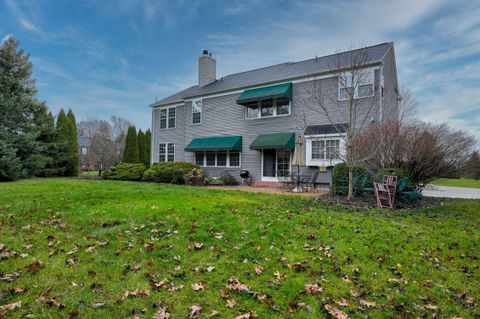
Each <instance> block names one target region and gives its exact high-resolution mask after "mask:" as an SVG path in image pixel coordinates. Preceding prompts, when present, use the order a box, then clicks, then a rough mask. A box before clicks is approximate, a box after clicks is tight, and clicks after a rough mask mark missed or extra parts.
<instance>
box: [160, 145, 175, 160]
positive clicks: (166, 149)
mask: <svg viewBox="0 0 480 319" xmlns="http://www.w3.org/2000/svg"><path fill="white" fill-rule="evenodd" d="M160 144H164V145H165V157H164V161H163V162H160ZM168 144H173V162H175V161H176V156H175V155H176V154H175V153H176V150H177V147H176V145H175V142H160V143H158V156H157V159H158V163H166V162H172V161H169V160H168Z"/></svg>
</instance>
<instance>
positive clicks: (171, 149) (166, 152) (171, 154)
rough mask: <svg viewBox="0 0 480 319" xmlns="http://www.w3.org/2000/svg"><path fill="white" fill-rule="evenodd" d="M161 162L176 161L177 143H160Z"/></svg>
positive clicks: (159, 158) (159, 157)
mask: <svg viewBox="0 0 480 319" xmlns="http://www.w3.org/2000/svg"><path fill="white" fill-rule="evenodd" d="M158 161H159V162H175V143H160V144H159V146H158Z"/></svg>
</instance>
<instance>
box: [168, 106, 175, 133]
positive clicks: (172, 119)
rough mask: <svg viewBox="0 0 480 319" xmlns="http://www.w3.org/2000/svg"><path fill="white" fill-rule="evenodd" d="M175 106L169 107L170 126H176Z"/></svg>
mask: <svg viewBox="0 0 480 319" xmlns="http://www.w3.org/2000/svg"><path fill="white" fill-rule="evenodd" d="M175 122H176V121H175V108H174V107H172V108H170V109H168V128H174V127H175Z"/></svg>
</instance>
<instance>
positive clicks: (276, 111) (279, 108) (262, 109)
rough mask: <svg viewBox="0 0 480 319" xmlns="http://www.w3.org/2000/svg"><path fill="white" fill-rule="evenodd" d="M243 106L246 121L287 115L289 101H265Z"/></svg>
mask: <svg viewBox="0 0 480 319" xmlns="http://www.w3.org/2000/svg"><path fill="white" fill-rule="evenodd" d="M244 105H245V109H246V110H245V117H246V118H247V119H256V118H265V117H273V116H284V115H289V114H290V109H291V103H290V100H289V99H287V98H279V99H267V100H262V101H255V102H249V103H246V104H244Z"/></svg>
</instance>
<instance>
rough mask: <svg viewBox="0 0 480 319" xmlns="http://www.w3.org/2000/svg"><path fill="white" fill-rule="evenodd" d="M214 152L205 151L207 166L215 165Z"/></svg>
mask: <svg viewBox="0 0 480 319" xmlns="http://www.w3.org/2000/svg"><path fill="white" fill-rule="evenodd" d="M215 157H216V153H215V152H207V166H215V164H216V161H215Z"/></svg>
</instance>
